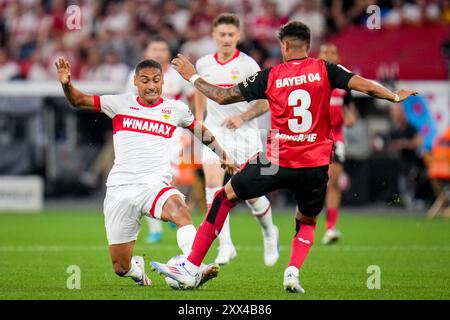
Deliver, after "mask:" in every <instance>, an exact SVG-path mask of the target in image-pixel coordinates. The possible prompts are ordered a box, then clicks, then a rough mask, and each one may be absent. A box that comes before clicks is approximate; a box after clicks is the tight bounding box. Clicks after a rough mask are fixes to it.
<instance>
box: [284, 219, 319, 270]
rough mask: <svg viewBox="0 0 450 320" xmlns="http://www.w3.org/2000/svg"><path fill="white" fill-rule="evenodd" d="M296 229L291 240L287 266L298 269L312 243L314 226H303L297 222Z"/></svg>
mask: <svg viewBox="0 0 450 320" xmlns="http://www.w3.org/2000/svg"><path fill="white" fill-rule="evenodd" d="M297 229H298V231H297V234H296V235H295V237H294V239H293V240H292V252H291V260H290V261H289V266H294V267H296V268H297V269H300V267H301V266H302V265H303V262H304V261H305V259H306V257H307V256H308V253H309V250H310V249H311V247H312V245H313V243H314V231H315V230H316V224H304V223H299V222H298V221H297Z"/></svg>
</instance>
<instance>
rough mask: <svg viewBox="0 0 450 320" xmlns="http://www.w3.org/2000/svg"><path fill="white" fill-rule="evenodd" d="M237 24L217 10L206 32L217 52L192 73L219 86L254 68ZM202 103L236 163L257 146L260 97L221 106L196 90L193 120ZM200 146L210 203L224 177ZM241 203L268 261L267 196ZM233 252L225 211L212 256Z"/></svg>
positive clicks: (271, 240)
mask: <svg viewBox="0 0 450 320" xmlns="http://www.w3.org/2000/svg"><path fill="white" fill-rule="evenodd" d="M239 25H240V22H239V18H238V17H237V16H236V15H234V14H229V13H224V14H220V15H219V16H217V17H216V18H215V19H214V21H213V32H212V36H213V39H214V41H215V42H216V45H217V52H216V53H215V54H209V55H206V56H203V57H201V58H200V59H199V60H198V61H197V65H196V67H197V71H198V73H199V74H200V75H201V76H203V78H205V79H206V80H208V81H210V82H211V83H214V84H216V85H219V86H224V87H227V86H234V85H236V84H237V83H239V82H240V81H242V80H244V79H245V78H246V77H248V76H250V75H252V74H254V73H255V72H257V71H259V70H260V68H259V66H258V64H257V63H256V62H255V61H254V60H253V59H252V58H251V57H249V56H248V55H246V54H245V53H243V52H240V51H239V50H238V49H237V44H238V42H239V40H240V30H239ZM205 106H206V118H205V125H206V126H207V127H208V128H209V130H211V132H212V133H213V134H214V135H215V136H216V137H217V139H219V141H220V143H221V144H222V145H223V146H224V147H225V148H226V150H227V151H228V152H229V155H230V156H231V157H232V158H233V159H234V160H235V161H236V162H237V163H238V164H244V163H245V162H246V161H247V159H249V158H250V157H252V156H254V155H255V154H256V153H258V152H260V151H262V143H261V137H260V134H259V130H258V124H257V121H256V119H254V118H256V117H257V116H259V115H261V114H263V113H264V112H266V111H268V104H267V101H266V100H259V101H256V103H255V104H249V103H247V102H239V103H234V104H230V105H228V106H226V107H223V106H218V104H217V103H216V102H214V101H212V100H210V99H206V97H205V96H204V95H203V94H201V93H200V92H199V91H196V93H195V108H196V116H197V118H198V119H199V120H202V119H203V118H204V113H205ZM203 150H204V152H203V170H204V173H205V185H206V190H205V191H206V203H207V205H208V206H210V205H211V203H212V199H213V197H214V194H215V192H216V191H218V190H219V189H220V188H221V187H222V185H223V183H224V171H223V169H221V167H220V162H219V161H218V159H217V156H216V155H215V154H214V153H213V152H211V150H209V149H207V148H203ZM246 203H247V205H248V206H249V208H250V210H251V211H252V213H253V214H254V215H255V217H256V218H257V220H258V222H259V223H260V225H261V228H262V231H263V236H264V261H265V264H266V265H267V266H273V265H274V264H275V263H276V262H277V260H278V257H279V251H278V229H277V227H276V226H274V225H273V222H272V212H271V206H270V202H269V200H268V199H267V198H266V197H265V196H263V197H260V198H257V199H251V200H248V201H246ZM235 256H236V249H235V247H234V245H233V242H232V240H231V234H230V222H229V217H227V220H226V221H225V224H224V226H223V228H222V231H221V233H220V235H219V254H218V256H217V258H216V260H215V262H216V263H218V264H227V263H229V262H230V260H231V259H233V258H234V257H235Z"/></svg>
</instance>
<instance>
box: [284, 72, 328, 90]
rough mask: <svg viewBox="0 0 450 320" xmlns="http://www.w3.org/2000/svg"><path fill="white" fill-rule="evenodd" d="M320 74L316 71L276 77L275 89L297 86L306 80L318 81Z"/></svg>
mask: <svg viewBox="0 0 450 320" xmlns="http://www.w3.org/2000/svg"><path fill="white" fill-rule="evenodd" d="M320 80H321V78H320V74H319V73H318V72H316V73H308V74H302V75H299V76H295V77H289V78H283V79H277V80H275V86H276V88H277V89H279V88H284V87H292V86H299V85H302V84H305V83H308V82H315V81H320Z"/></svg>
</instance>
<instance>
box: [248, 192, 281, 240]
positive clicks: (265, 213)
mask: <svg viewBox="0 0 450 320" xmlns="http://www.w3.org/2000/svg"><path fill="white" fill-rule="evenodd" d="M245 203H246V204H247V206H248V207H249V208H250V210H251V211H252V213H253V215H254V216H255V217H256V220H258V222H259V224H260V225H261V228H262V231H263V234H264V237H268V236H271V235H272V234H273V232H274V230H275V228H274V225H273V221H272V208H271V205H270V202H269V199H267V198H266V197H265V196H263V197H259V198H258V200H256V201H255V202H254V203H253V204H251V203H250V202H248V201H245Z"/></svg>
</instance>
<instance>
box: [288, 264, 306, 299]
mask: <svg viewBox="0 0 450 320" xmlns="http://www.w3.org/2000/svg"><path fill="white" fill-rule="evenodd" d="M283 286H284V290H286V291H288V292H294V293H305V290H304V289H303V288H302V286H301V285H300V281H299V280H298V269H297V268H296V267H293V266H290V267H287V268H286V270H284V280H283Z"/></svg>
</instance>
